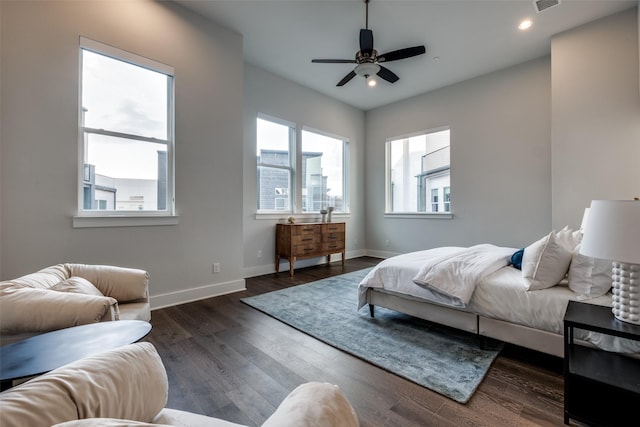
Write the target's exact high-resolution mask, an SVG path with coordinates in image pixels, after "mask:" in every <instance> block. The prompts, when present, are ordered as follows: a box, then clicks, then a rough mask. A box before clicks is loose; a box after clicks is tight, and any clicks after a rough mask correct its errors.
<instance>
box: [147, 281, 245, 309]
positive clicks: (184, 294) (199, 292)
mask: <svg viewBox="0 0 640 427" xmlns="http://www.w3.org/2000/svg"><path fill="white" fill-rule="evenodd" d="M246 289H247V288H246V286H245V281H244V279H238V280H233V281H231V282H224V283H214V284H211V285H205V286H200V287H197V288H191V289H185V290H181V291H176V292H169V293H166V294H161V295H153V296H151V297H150V298H149V300H150V302H151V310H157V309H159V308H165V307H171V306H173V305H178V304H185V303H188V302H193V301H198V300H201V299H205V298H211V297H217V296H220V295H226V294H230V293H233V292H239V291H244V290H246Z"/></svg>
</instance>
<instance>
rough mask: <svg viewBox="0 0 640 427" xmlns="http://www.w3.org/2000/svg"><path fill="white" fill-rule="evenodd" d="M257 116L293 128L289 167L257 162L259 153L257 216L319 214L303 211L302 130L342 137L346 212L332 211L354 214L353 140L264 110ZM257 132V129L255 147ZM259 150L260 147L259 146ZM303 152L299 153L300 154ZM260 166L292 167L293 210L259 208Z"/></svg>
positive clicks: (262, 217)
mask: <svg viewBox="0 0 640 427" xmlns="http://www.w3.org/2000/svg"><path fill="white" fill-rule="evenodd" d="M256 118H257V119H262V120H267V121H270V122H272V123H276V124H281V125H284V126H288V127H289V129H290V137H289V164H290V167H284V166H282V165H277V166H273V165H268V164H260V163H258V162H257V156H256V197H255V200H256V211H255V212H256V213H255V218H256V219H282V216H283V214H286V215H293V216H295V217H296V218H307V219H309V218H316V217H319V216H320V212H319V211H317V212H314V211H302V200H303V197H302V175H301V173H299V171H301V170H302V131H306V132H312V133H316V134H318V135H322V136H326V137H329V138H333V139H338V140H340V141H342V188H343V190H342V191H343V198H344V200H343V204H344V212H336V211H334V212H333V214H332V215H333V217H334V218H336V217H349V216H350V215H351V206H350V205H351V203H350V198H351V197H350V193H349V165H350V157H349V144H350V140H349V138H347V137H344V136H341V135H337V134H334V133H331V132H327V131H323V130H319V129H316V128H313V127H310V126H305V125H302V126H297V125H296V123H293V122H291V121H288V120H285V119H280V118H277V117H274V116H270V115H268V114H264V113H258V114H257V117H256ZM257 139H258V133H257V130H256V143H255V144H256V147H257V143H258V142H257V141H258V140H257ZM256 151H257V150H256ZM298 153H300V155H298ZM260 166H269V167H278V168H279V169H289V170H290V182H291V188H290V193H289V197H290V201H291V204H290V207H291V209H290V210H284V211H283V210H279V211H275V210H274V211H271V210H258V209H257V207H258V202H259V200H258V199H259V197H260V183H259V181H258V179H257V171H258V167H260Z"/></svg>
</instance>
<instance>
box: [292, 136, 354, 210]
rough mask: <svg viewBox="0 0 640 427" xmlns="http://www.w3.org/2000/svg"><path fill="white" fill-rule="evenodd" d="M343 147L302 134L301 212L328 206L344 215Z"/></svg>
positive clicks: (336, 141)
mask: <svg viewBox="0 0 640 427" xmlns="http://www.w3.org/2000/svg"><path fill="white" fill-rule="evenodd" d="M344 145H345V142H344V141H343V140H341V139H338V138H333V137H330V136H326V135H322V134H320V133H316V132H312V131H308V130H303V131H302V212H319V211H320V210H321V209H326V208H327V207H330V206H332V207H333V208H334V211H335V212H345V206H344Z"/></svg>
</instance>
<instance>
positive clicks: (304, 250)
mask: <svg viewBox="0 0 640 427" xmlns="http://www.w3.org/2000/svg"><path fill="white" fill-rule="evenodd" d="M320 251H322V245H321V244H310V245H295V246H294V247H293V251H291V255H293V256H303V255H311V254H316V253H320Z"/></svg>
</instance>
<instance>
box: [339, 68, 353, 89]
mask: <svg viewBox="0 0 640 427" xmlns="http://www.w3.org/2000/svg"><path fill="white" fill-rule="evenodd" d="M355 76H356V72H355V71H351V72H350V73H349V74H347V75H346V76H344V78H343V79H342V80H340V81H339V82H338V84H337V85H336V86H344V85H345V84H346V83H348V82H349V80H351V79H352V78H354V77H355Z"/></svg>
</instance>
